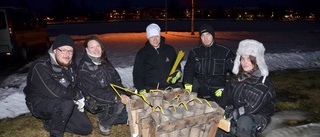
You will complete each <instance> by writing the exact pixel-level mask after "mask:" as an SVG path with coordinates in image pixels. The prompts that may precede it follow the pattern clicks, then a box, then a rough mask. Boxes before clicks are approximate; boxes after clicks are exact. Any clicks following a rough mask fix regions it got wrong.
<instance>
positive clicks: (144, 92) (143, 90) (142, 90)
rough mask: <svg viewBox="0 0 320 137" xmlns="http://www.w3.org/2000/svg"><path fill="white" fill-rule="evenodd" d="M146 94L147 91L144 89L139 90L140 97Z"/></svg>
mask: <svg viewBox="0 0 320 137" xmlns="http://www.w3.org/2000/svg"><path fill="white" fill-rule="evenodd" d="M146 93H147V90H146V89H141V90H140V91H139V94H140V95H143V94H146Z"/></svg>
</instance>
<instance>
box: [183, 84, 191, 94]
mask: <svg viewBox="0 0 320 137" xmlns="http://www.w3.org/2000/svg"><path fill="white" fill-rule="evenodd" d="M184 89H186V90H189V91H190V92H191V91H192V84H189V83H187V84H184Z"/></svg>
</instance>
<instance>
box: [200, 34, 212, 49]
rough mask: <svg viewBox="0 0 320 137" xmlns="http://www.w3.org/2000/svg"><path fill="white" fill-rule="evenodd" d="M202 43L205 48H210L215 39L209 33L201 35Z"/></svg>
mask: <svg viewBox="0 0 320 137" xmlns="http://www.w3.org/2000/svg"><path fill="white" fill-rule="evenodd" d="M201 41H202V44H203V45H204V46H207V47H210V46H211V45H212V43H213V37H212V35H211V34H210V33H209V32H204V33H202V34H201Z"/></svg>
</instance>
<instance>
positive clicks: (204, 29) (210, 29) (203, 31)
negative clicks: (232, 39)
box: [199, 24, 214, 37]
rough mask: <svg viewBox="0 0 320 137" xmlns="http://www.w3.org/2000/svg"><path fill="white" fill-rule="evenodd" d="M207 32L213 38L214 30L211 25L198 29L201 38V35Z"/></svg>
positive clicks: (204, 25)
mask: <svg viewBox="0 0 320 137" xmlns="http://www.w3.org/2000/svg"><path fill="white" fill-rule="evenodd" d="M205 32H208V33H210V34H211V35H212V37H214V30H213V28H212V26H211V25H209V24H203V25H202V26H201V27H200V29H199V35H200V37H201V35H202V33H205Z"/></svg>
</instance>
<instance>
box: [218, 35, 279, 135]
mask: <svg viewBox="0 0 320 137" xmlns="http://www.w3.org/2000/svg"><path fill="white" fill-rule="evenodd" d="M264 52H265V48H264V46H263V44H262V43H260V42H258V41H256V40H253V39H245V40H242V41H241V42H240V43H239V47H238V50H237V56H236V59H235V61H234V67H233V70H232V72H233V73H234V74H235V75H234V76H233V77H232V78H231V79H230V81H229V82H228V84H227V86H226V87H225V89H224V91H223V94H222V97H221V98H222V103H221V107H223V108H225V113H226V118H227V120H230V122H231V131H230V133H229V134H224V132H223V131H222V132H221V130H220V131H219V132H218V133H219V134H217V137H222V136H223V135H227V136H237V137H255V136H257V133H258V132H261V131H263V130H264V129H265V128H266V127H267V125H268V124H269V123H270V121H271V116H272V115H273V114H274V113H275V105H276V93H275V88H274V86H273V84H272V82H271V81H270V79H269V78H268V75H269V71H268V67H267V65H266V62H265V59H264Z"/></svg>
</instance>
